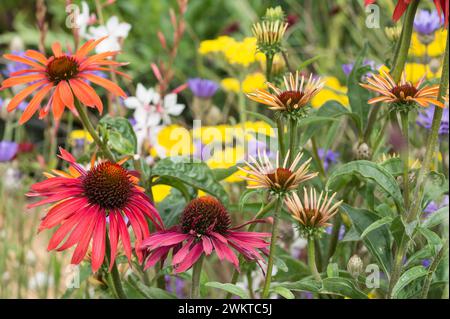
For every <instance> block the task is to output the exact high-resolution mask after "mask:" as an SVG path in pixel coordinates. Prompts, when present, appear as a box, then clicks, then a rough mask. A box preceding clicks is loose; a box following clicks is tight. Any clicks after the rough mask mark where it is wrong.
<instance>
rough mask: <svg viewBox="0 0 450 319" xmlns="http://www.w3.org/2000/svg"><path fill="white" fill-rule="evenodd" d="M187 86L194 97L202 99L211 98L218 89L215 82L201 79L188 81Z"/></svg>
mask: <svg viewBox="0 0 450 319" xmlns="http://www.w3.org/2000/svg"><path fill="white" fill-rule="evenodd" d="M188 86H189V89H190V90H191V92H192V94H194V96H196V97H200V98H204V99H207V98H211V97H212V96H213V95H214V94H216V91H217V89H218V88H219V85H218V84H217V83H216V82H214V81H211V80H208V79H201V78H193V79H189V80H188Z"/></svg>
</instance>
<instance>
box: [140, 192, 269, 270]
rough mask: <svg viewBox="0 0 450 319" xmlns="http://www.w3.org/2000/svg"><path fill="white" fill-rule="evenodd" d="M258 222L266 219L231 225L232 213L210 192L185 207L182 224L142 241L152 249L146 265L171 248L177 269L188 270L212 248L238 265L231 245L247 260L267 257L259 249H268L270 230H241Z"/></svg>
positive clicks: (143, 244)
mask: <svg viewBox="0 0 450 319" xmlns="http://www.w3.org/2000/svg"><path fill="white" fill-rule="evenodd" d="M256 222H264V220H253V221H250V222H247V223H245V224H243V225H240V226H237V227H233V228H232V227H231V220H230V215H229V214H228V212H227V210H226V208H225V207H224V206H223V205H222V203H220V201H219V200H217V199H216V198H214V197H211V196H203V197H200V198H196V199H194V200H192V201H191V202H190V203H189V204H188V205H187V206H186V207H185V209H184V211H183V213H182V215H181V218H180V223H179V225H177V226H174V227H172V228H170V229H167V230H161V231H158V232H156V233H154V234H152V235H150V237H148V238H146V239H145V240H144V241H143V242H142V248H143V249H145V250H147V251H148V252H149V255H148V259H147V263H146V265H145V268H146V269H147V268H149V267H152V266H154V265H155V264H156V262H157V261H159V260H165V258H166V257H167V254H168V253H169V251H170V250H172V249H173V256H172V265H173V266H174V271H175V273H181V272H184V271H186V270H188V269H189V268H191V267H192V265H194V264H195V263H196V262H197V260H199V258H200V257H201V256H202V255H210V254H211V253H212V252H213V251H215V252H216V254H217V256H218V257H219V259H220V260H223V259H226V260H228V261H229V262H231V263H232V264H233V265H234V267H236V269H239V261H238V258H237V256H236V254H235V253H234V252H233V250H232V249H231V248H234V249H235V250H236V251H238V252H239V253H241V254H242V255H243V256H244V257H245V258H246V259H247V260H253V261H256V262H258V263H260V262H261V261H264V259H263V258H262V256H261V254H260V253H259V251H258V250H260V251H262V252H263V253H266V252H267V246H268V245H269V243H268V242H266V241H265V240H264V238H265V237H270V233H260V232H247V231H238V229H240V228H242V227H244V226H245V225H248V224H250V223H256Z"/></svg>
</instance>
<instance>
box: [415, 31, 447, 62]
mask: <svg viewBox="0 0 450 319" xmlns="http://www.w3.org/2000/svg"><path fill="white" fill-rule="evenodd" d="M446 41H447V30H441V31H437V32H436V33H435V39H434V41H433V42H431V44H430V45H428V50H427V47H426V46H425V45H423V44H422V43H421V42H420V40H419V36H418V34H417V33H413V35H412V39H411V46H410V49H409V54H410V55H412V56H416V57H421V56H424V55H425V54H427V55H428V56H431V57H439V56H441V55H442V54H444V51H445V44H446ZM427 51H428V52H427Z"/></svg>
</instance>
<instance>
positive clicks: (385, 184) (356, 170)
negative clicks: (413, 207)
mask: <svg viewBox="0 0 450 319" xmlns="http://www.w3.org/2000/svg"><path fill="white" fill-rule="evenodd" d="M348 175H356V176H359V177H361V178H363V179H368V180H370V181H372V182H374V183H376V184H377V186H378V187H379V188H381V189H382V190H383V192H384V193H385V194H387V195H389V196H390V197H391V198H392V199H393V200H394V202H395V204H396V206H397V207H398V208H399V209H400V210H401V211H403V210H404V206H403V198H402V193H401V191H400V188H399V186H398V184H397V181H396V180H395V178H394V177H393V176H392V175H391V174H390V173H389V172H388V171H387V170H386V169H384V168H383V167H381V166H380V165H378V164H375V163H373V162H370V161H366V160H360V161H353V162H350V163H347V164H344V165H342V166H340V167H339V168H337V169H336V170H335V171H334V172H333V173H332V174H331V176H330V177H329V178H328V182H327V184H326V188H327V189H333V183H336V182H337V181H338V180H339V178H341V177H347V176H348Z"/></svg>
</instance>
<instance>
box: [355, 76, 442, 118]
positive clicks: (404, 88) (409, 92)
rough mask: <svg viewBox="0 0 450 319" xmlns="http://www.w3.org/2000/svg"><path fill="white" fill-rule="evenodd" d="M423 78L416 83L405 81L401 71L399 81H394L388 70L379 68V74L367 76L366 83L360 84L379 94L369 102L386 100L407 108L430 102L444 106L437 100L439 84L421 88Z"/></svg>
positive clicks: (425, 105) (404, 108) (402, 108)
mask: <svg viewBox="0 0 450 319" xmlns="http://www.w3.org/2000/svg"><path fill="white" fill-rule="evenodd" d="M423 81H424V78H422V79H421V80H419V82H417V83H416V84H413V83H411V82H408V81H406V74H405V73H403V75H402V79H401V80H400V82H399V83H395V81H394V79H393V78H392V76H391V75H390V74H389V72H387V71H384V70H381V75H376V74H374V75H373V76H372V77H370V78H367V82H368V84H365V83H360V85H361V86H362V87H364V88H366V89H368V90H370V91H373V92H377V93H379V94H380V96H377V97H374V98H372V99H370V100H369V101H368V102H369V104H374V103H378V102H386V103H389V104H392V105H393V106H396V107H398V108H400V110H406V111H407V110H409V109H410V108H411V107H414V106H415V104H418V105H420V106H423V107H427V106H429V105H430V104H434V105H437V106H439V107H444V104H443V103H441V102H439V101H438V100H437V94H438V92H439V85H432V86H424V87H422V88H421V86H422V83H423Z"/></svg>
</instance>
